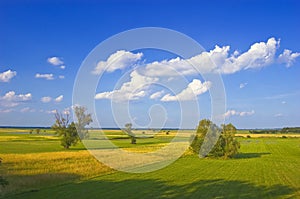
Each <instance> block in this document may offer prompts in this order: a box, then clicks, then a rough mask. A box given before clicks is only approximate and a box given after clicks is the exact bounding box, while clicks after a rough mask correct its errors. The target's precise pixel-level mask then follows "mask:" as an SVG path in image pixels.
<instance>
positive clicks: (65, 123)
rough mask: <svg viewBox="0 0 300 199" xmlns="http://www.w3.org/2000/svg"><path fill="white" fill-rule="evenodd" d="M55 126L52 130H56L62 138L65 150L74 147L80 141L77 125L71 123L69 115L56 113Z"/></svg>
mask: <svg viewBox="0 0 300 199" xmlns="http://www.w3.org/2000/svg"><path fill="white" fill-rule="evenodd" d="M55 119H56V120H55V124H54V125H53V126H52V129H53V130H55V132H56V134H58V136H61V145H62V146H63V147H64V148H65V149H69V148H70V146H72V145H73V146H74V145H76V144H77V142H78V141H79V136H78V133H77V130H76V126H75V123H74V122H72V123H70V120H69V114H62V113H58V112H56V113H55Z"/></svg>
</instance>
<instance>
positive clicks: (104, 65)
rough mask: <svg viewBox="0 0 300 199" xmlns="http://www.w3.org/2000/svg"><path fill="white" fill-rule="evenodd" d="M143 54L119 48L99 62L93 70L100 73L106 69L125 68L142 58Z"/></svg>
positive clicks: (108, 70) (111, 70)
mask: <svg viewBox="0 0 300 199" xmlns="http://www.w3.org/2000/svg"><path fill="white" fill-rule="evenodd" d="M142 56H143V54H142V53H136V54H134V53H131V52H128V51H125V50H119V51H117V52H115V53H114V54H112V55H110V56H109V58H108V59H107V60H106V61H100V62H98V64H97V66H96V67H95V69H94V70H93V73H94V74H100V73H102V72H104V71H107V72H113V71H115V70H118V69H124V68H126V67H129V66H132V65H134V64H135V63H136V62H137V61H138V60H140V59H141V58H142Z"/></svg>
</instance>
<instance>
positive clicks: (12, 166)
mask: <svg viewBox="0 0 300 199" xmlns="http://www.w3.org/2000/svg"><path fill="white" fill-rule="evenodd" d="M1 158H2V159H3V160H4V161H3V167H4V168H3V170H4V176H5V178H6V179H7V180H8V181H9V186H7V187H5V189H4V190H3V191H5V192H10V193H12V192H15V191H18V190H23V189H24V188H27V187H35V188H38V187H40V185H41V184H44V185H45V183H47V184H48V185H51V184H52V183H56V184H57V181H59V180H60V179H62V180H63V181H64V182H66V180H79V179H86V178H91V177H94V176H98V175H99V174H103V173H110V172H113V171H112V169H111V168H109V167H107V166H105V165H103V164H101V163H99V162H98V161H97V160H96V159H95V158H94V157H93V156H92V155H91V154H89V152H88V151H76V152H48V153H29V154H1Z"/></svg>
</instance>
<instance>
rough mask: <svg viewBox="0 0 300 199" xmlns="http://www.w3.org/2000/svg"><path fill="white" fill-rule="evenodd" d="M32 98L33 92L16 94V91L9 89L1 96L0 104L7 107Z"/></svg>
mask: <svg viewBox="0 0 300 199" xmlns="http://www.w3.org/2000/svg"><path fill="white" fill-rule="evenodd" d="M31 99H32V95H31V93H27V94H19V95H16V93H15V92H14V91H9V92H7V93H6V94H5V95H4V96H0V104H1V105H2V106H5V107H15V106H18V105H19V104H20V103H22V102H27V101H30V100H31Z"/></svg>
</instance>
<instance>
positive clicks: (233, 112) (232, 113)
mask: <svg viewBox="0 0 300 199" xmlns="http://www.w3.org/2000/svg"><path fill="white" fill-rule="evenodd" d="M254 113H255V111H254V110H252V111H241V112H239V111H236V110H233V109H232V110H228V111H227V112H226V113H225V114H224V116H225V117H230V116H241V117H243V116H250V115H253V114H254Z"/></svg>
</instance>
